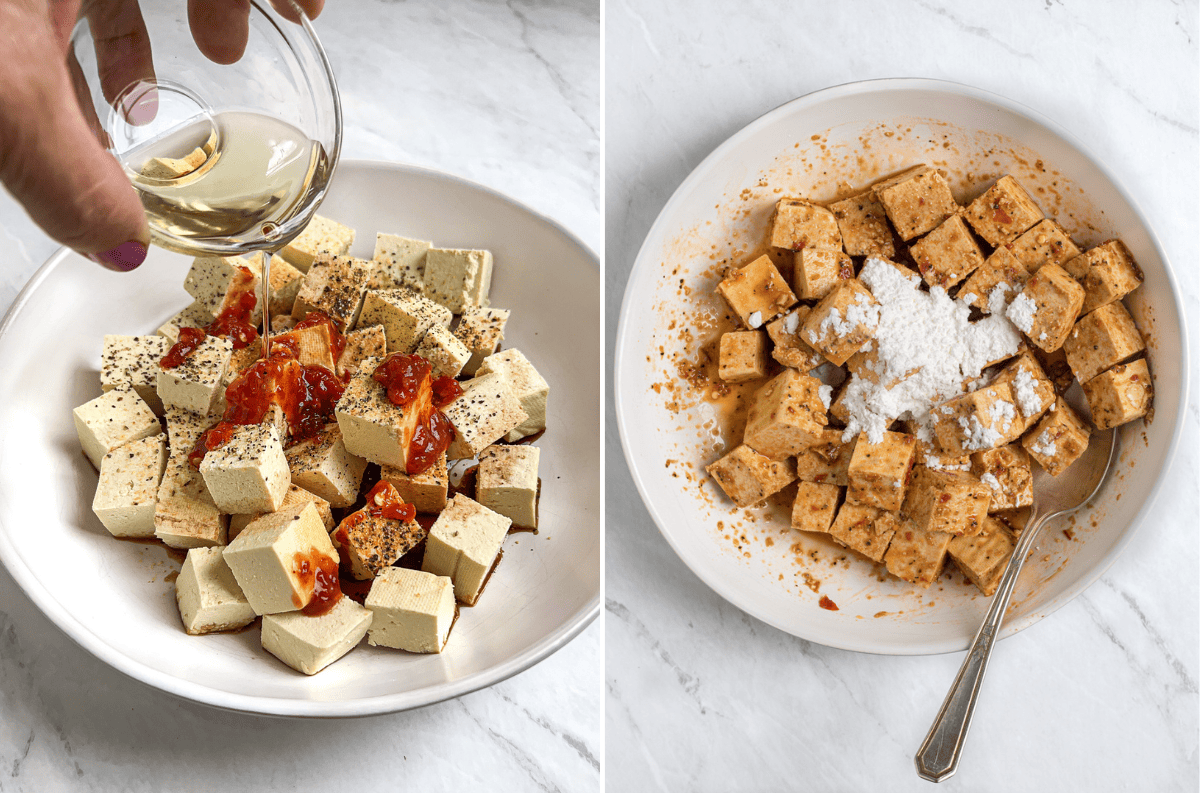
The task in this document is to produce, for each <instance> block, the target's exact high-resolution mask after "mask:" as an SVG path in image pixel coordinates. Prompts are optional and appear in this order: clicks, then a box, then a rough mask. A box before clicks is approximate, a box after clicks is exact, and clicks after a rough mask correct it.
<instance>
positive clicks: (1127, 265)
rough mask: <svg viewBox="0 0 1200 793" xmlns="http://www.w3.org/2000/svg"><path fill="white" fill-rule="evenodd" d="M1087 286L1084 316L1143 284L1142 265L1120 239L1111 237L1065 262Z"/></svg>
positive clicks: (1076, 277)
mask: <svg viewBox="0 0 1200 793" xmlns="http://www.w3.org/2000/svg"><path fill="white" fill-rule="evenodd" d="M1063 269H1064V270H1066V271H1067V272H1068V273H1069V274H1070V275H1071V277H1072V278H1074V279H1075V280H1076V281H1078V282H1079V285H1080V286H1082V287H1083V307H1082V308H1081V309H1079V313H1080V314H1081V315H1083V314H1088V313H1089V312H1092V311H1095V310H1096V309H1097V308H1100V306H1106V305H1108V304H1109V303H1115V302H1116V301H1118V300H1120V299H1121V298H1123V297H1125V295H1127V294H1129V293H1130V292H1132V291H1133V290H1135V289H1137V288H1138V287H1139V286H1141V285H1142V281H1143V280H1144V276H1143V275H1142V268H1140V267H1138V265H1137V262H1135V261H1134V260H1133V254H1131V253H1130V252H1129V249H1128V248H1126V247H1125V243H1123V242H1121V241H1120V240H1109V241H1107V242H1105V243H1103V244H1101V245H1097V246H1096V247H1095V248H1092V249H1091V250H1090V251H1088V252H1087V253H1083V254H1080V255H1079V256H1076V257H1075V258H1074V259H1071V260H1070V261H1068V262H1067V263H1066V264H1064V265H1063Z"/></svg>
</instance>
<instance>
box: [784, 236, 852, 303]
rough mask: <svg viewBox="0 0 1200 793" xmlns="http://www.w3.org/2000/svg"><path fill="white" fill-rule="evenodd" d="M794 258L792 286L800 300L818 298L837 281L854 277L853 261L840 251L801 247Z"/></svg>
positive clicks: (823, 295)
mask: <svg viewBox="0 0 1200 793" xmlns="http://www.w3.org/2000/svg"><path fill="white" fill-rule="evenodd" d="M794 258H795V265H794V267H793V269H792V287H793V289H794V290H795V293H796V294H797V295H799V296H800V299H801V300H820V299H821V298H823V297H825V295H827V294H829V292H830V290H832V289H833V287H834V286H836V285H837V282H838V281H844V280H846V279H847V278H853V277H854V262H853V260H851V258H850V257H849V256H847V255H846V254H844V253H842V252H841V251H832V250H825V249H821V248H801V249H800V250H798V251H796V253H795V254H794Z"/></svg>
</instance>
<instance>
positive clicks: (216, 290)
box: [183, 256, 262, 325]
mask: <svg viewBox="0 0 1200 793" xmlns="http://www.w3.org/2000/svg"><path fill="white" fill-rule="evenodd" d="M247 272H249V274H250V276H249V280H250V283H251V284H252V287H251V291H252V292H253V293H254V294H255V295H257V294H259V293H260V291H261V290H260V289H259V275H258V272H259V271H258V268H257V267H255V266H253V265H251V263H250V262H249V261H248V260H247V259H245V258H243V257H241V256H229V257H222V256H198V257H196V258H195V259H193V260H192V267H191V269H190V270H188V274H187V276H185V277H184V279H183V288H184V290H185V291H186V292H187V293H188V294H189V295H191V296H192V297H193V298H195V301H196V305H197V306H199V307H201V308H203V309H204V310H205V311H206V312H207V313H208V315H209V317H210V318H212V319H215V318H216V316H217V314H219V313H221V309H223V308H224V307H225V304H226V300H227V299H228V298H229V296H230V294H231V293H233V294H241V292H242V291H243V290H244V289H245V286H244V285H243V284H244V283H245V281H246V273H247ZM261 322H262V306H261V305H258V303H257V301H256V302H255V306H254V311H253V312H252V313H251V316H250V323H251V324H253V325H257V324H259V323H261Z"/></svg>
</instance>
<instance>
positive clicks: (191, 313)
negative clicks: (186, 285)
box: [155, 303, 213, 348]
mask: <svg viewBox="0 0 1200 793" xmlns="http://www.w3.org/2000/svg"><path fill="white" fill-rule="evenodd" d="M212 321H213V318H212V315H210V314H209V313H208V312H207V311H205V310H204V308H203V306H200V305H198V304H197V303H192V304H191V305H189V306H188V307H187V308H185V309H183V310H182V311H180V312H179V313H178V314H176V315H175V316H173V317H171V318H170V319H168V320H167V321H166V322H164V323H163V324H162V325H159V327H158V330H156V331H155V333H157V334H158V335H159V336H163V337H165V338H166V340H167V341H168V342H170V343H171V344H174V343H175V342H177V341H179V330H180V328H203V327H204V326H206V325H208V324H209V323H210V322H212ZM167 346H168V348H169V347H170V345H167Z"/></svg>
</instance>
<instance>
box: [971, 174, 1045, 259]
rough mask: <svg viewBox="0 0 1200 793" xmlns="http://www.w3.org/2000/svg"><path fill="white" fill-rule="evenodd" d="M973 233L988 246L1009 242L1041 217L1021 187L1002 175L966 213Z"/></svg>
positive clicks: (1040, 213)
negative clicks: (981, 238) (973, 230)
mask: <svg viewBox="0 0 1200 793" xmlns="http://www.w3.org/2000/svg"><path fill="white" fill-rule="evenodd" d="M966 216H967V220H968V221H970V223H971V228H973V229H975V233H977V234H978V235H979V236H981V237H983V238H984V240H986V241H987V244H988V245H991V246H992V247H998V246H1000V245H1003V244H1004V243H1006V242H1012V241H1013V240H1015V239H1016V238H1017V237H1019V236H1021V234H1022V233H1024V232H1026V231H1028V230H1029V229H1031V228H1033V226H1034V225H1035V224H1036V223H1037V222H1038V221H1039V220H1041V219H1042V218H1043V217H1045V216H1044V215H1043V214H1042V210H1040V209H1038V205H1037V204H1035V203H1034V201H1033V199H1032V198H1030V197H1029V193H1026V192H1025V188H1023V187H1021V185H1020V184H1019V183H1018V182H1017V180H1016V179H1014V178H1012V176H1002V177H1000V179H999V180H997V182H996V183H995V184H994V185H992V186H991V187H990V188H989V189H988V191H987V192H986V193H984V194H983V195H981V196H979V198H976V199H975V200H974V201H972V202H971V203H970V204H969V205H968V206H967V210H966Z"/></svg>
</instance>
